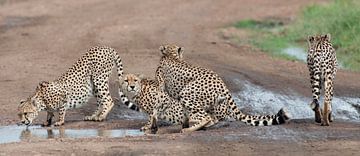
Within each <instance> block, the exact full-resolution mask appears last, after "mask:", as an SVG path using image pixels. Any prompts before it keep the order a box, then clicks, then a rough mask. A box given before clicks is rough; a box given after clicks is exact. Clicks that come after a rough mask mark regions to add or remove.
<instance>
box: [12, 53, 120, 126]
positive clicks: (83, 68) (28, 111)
mask: <svg viewBox="0 0 360 156" xmlns="http://www.w3.org/2000/svg"><path fill="white" fill-rule="evenodd" d="M114 66H116V69H117V74H118V77H119V79H120V78H121V77H122V75H123V65H122V61H121V58H120V56H119V55H118V54H117V52H116V51H115V50H114V49H113V48H110V47H106V46H96V47H92V48H90V49H89V50H88V51H87V52H86V53H85V54H84V55H83V56H82V57H81V58H80V59H79V60H78V61H77V62H76V63H75V64H74V65H73V66H72V67H71V68H70V69H69V70H68V71H67V72H66V73H64V74H63V75H62V76H60V78H58V79H56V80H54V81H50V82H49V81H43V82H41V83H40V84H39V85H38V86H37V87H36V90H35V93H33V94H32V95H31V96H30V97H28V98H27V99H26V100H21V102H20V105H19V106H18V115H19V117H20V120H21V122H20V123H19V125H22V124H25V125H27V126H29V125H31V124H32V123H33V120H34V119H35V118H36V117H37V116H38V113H39V112H40V111H47V120H46V121H45V122H44V124H43V125H44V126H50V125H51V121H52V118H53V117H54V112H58V113H59V120H58V121H57V122H55V123H54V124H53V125H54V126H60V125H63V124H64V120H65V113H66V110H67V109H72V108H79V107H81V106H83V105H84V104H86V103H87V101H88V99H89V98H90V97H91V96H95V97H96V99H97V106H98V107H97V109H96V111H95V112H94V113H93V114H92V115H90V116H85V118H84V120H86V121H102V120H104V119H105V118H106V116H107V114H108V113H109V112H110V110H111V109H112V107H113V105H114V104H113V100H112V98H111V96H110V92H109V85H108V82H109V76H110V74H111V71H112V68H113V67H114Z"/></svg>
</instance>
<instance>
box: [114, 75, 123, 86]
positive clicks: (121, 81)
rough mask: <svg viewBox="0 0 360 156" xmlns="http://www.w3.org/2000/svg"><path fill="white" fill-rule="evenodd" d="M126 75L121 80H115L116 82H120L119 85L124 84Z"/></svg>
mask: <svg viewBox="0 0 360 156" xmlns="http://www.w3.org/2000/svg"><path fill="white" fill-rule="evenodd" d="M124 75H125V74H124ZM124 75H123V76H122V77H121V78H119V80H115V82H118V84H119V85H121V84H123V83H124Z"/></svg>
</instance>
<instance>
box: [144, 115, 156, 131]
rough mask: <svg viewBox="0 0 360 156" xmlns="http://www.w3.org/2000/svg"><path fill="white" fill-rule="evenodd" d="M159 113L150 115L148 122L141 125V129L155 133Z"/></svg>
mask: <svg viewBox="0 0 360 156" xmlns="http://www.w3.org/2000/svg"><path fill="white" fill-rule="evenodd" d="M157 120H158V118H157V114H156V113H153V114H152V115H150V116H149V120H148V122H147V123H146V124H145V126H143V127H141V129H140V130H141V131H143V132H145V133H148V134H155V133H156V132H157V130H158V126H157Z"/></svg>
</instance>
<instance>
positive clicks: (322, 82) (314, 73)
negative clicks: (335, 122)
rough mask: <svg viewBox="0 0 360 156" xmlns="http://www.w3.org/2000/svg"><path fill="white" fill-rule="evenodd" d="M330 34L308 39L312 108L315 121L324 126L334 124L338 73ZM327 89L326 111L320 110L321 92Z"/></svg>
mask: <svg viewBox="0 0 360 156" xmlns="http://www.w3.org/2000/svg"><path fill="white" fill-rule="evenodd" d="M330 40H331V37H330V34H326V35H315V36H309V37H308V43H309V50H308V55H307V65H308V69H309V72H310V83H311V88H312V96H313V101H312V102H311V104H310V107H311V108H312V109H313V111H314V112H315V121H316V122H318V123H320V122H321V125H322V126H329V125H330V124H329V122H332V117H331V111H332V109H331V101H332V98H333V94H334V82H333V81H334V79H335V75H336V71H337V59H336V52H335V49H334V48H333V46H332V44H331V42H330ZM322 87H324V88H325V100H324V109H323V110H321V109H320V104H319V99H320V90H321V88H322Z"/></svg>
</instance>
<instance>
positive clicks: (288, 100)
mask: <svg viewBox="0 0 360 156" xmlns="http://www.w3.org/2000/svg"><path fill="white" fill-rule="evenodd" d="M234 82H235V83H236V84H238V85H239V86H240V85H241V86H244V87H243V89H242V91H241V92H238V93H233V95H234V99H235V101H236V103H237V105H238V106H239V107H240V108H243V109H248V110H251V113H255V114H264V113H265V114H266V113H276V112H277V111H278V110H280V109H281V108H283V107H285V108H286V109H287V111H288V112H289V113H290V114H291V116H292V118H293V119H306V118H314V113H313V111H312V110H311V109H310V106H309V104H310V102H311V100H312V99H311V97H304V96H301V95H297V94H296V93H295V92H294V91H292V90H291V89H289V90H288V91H287V94H286V95H285V94H280V93H275V92H272V91H270V90H266V89H264V88H262V87H260V86H256V85H254V84H251V83H249V82H246V81H241V80H238V79H235V80H234ZM320 102H321V103H320V104H322V103H323V99H320ZM332 106H333V116H334V118H335V119H342V120H350V121H355V122H360V110H359V109H358V108H360V97H359V98H353V97H336V96H335V97H334V98H333V101H332Z"/></svg>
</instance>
